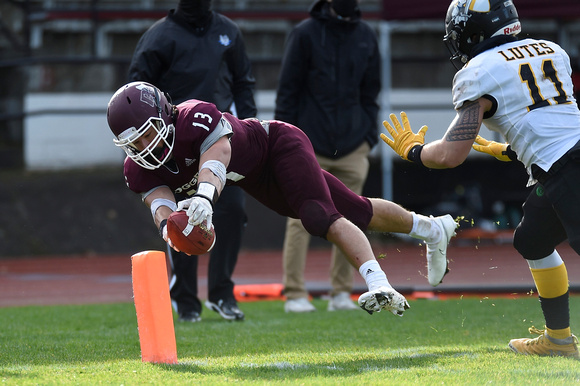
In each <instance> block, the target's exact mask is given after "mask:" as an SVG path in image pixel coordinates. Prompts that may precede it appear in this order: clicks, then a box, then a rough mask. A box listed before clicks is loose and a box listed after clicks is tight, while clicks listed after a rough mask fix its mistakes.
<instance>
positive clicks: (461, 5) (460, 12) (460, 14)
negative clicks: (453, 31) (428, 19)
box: [451, 0, 471, 25]
mask: <svg viewBox="0 0 580 386" xmlns="http://www.w3.org/2000/svg"><path fill="white" fill-rule="evenodd" d="M467 1H468V0H459V1H458V2H457V6H456V7H455V8H454V9H453V13H452V14H451V20H452V21H453V24H455V25H458V24H461V23H465V22H467V20H469V18H470V17H471V15H469V14H468V13H467Z"/></svg>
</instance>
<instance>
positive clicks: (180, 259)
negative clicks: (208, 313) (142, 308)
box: [168, 186, 247, 314]
mask: <svg viewBox="0 0 580 386" xmlns="http://www.w3.org/2000/svg"><path fill="white" fill-rule="evenodd" d="M245 203H246V196H245V193H244V191H243V190H242V189H241V188H239V187H237V186H227V187H226V188H225V189H224V190H223V191H222V193H221V195H220V198H219V200H218V202H217V203H216V205H215V208H214V213H213V224H214V227H215V232H216V243H215V245H214V247H213V249H212V251H211V255H210V257H209V259H210V260H209V267H208V283H207V288H208V300H209V301H211V302H217V301H218V300H220V299H224V300H225V299H234V294H233V292H234V282H233V281H232V279H231V278H232V274H233V273H234V269H235V267H236V263H237V261H238V252H239V250H240V245H241V243H242V235H243V233H244V228H245V226H246V222H247V216H246V212H245ZM168 250H169V258H170V261H171V263H172V269H173V278H172V281H171V283H170V295H171V300H172V302H173V307H174V308H176V310H177V312H178V313H180V314H181V313H184V312H191V311H195V312H199V313H201V302H200V301H199V298H198V297H197V265H198V264H197V262H198V256H188V255H186V254H185V253H181V252H175V251H174V250H172V249H171V248H169V247H168ZM204 258H205V257H204Z"/></svg>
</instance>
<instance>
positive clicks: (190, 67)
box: [129, 10, 257, 119]
mask: <svg viewBox="0 0 580 386" xmlns="http://www.w3.org/2000/svg"><path fill="white" fill-rule="evenodd" d="M129 80H130V81H136V80H143V81H146V82H149V83H152V84H153V85H155V86H157V87H158V88H159V89H161V90H162V91H165V92H167V93H169V95H170V96H171V99H172V103H173V104H179V103H181V102H183V101H186V100H188V99H200V100H203V101H206V102H211V103H213V104H215V105H216V106H217V108H218V109H219V110H220V111H230V106H231V104H232V102H235V107H236V112H237V115H238V117H239V118H242V119H244V118H250V117H255V116H256V112H257V110H256V103H255V101H254V95H253V93H254V84H255V79H254V77H253V75H252V70H251V63H250V60H249V58H248V56H247V54H246V50H245V45H244V41H243V39H242V35H241V32H240V30H239V28H238V26H237V25H236V24H235V23H234V22H233V21H232V20H230V19H229V18H227V17H226V16H224V15H221V14H219V13H217V12H213V11H212V15H211V21H210V22H209V25H208V26H207V28H203V29H199V28H198V29H196V28H194V27H193V26H192V25H190V24H189V23H187V21H186V20H185V19H183V18H180V17H178V15H176V13H175V11H174V10H171V11H169V14H168V15H167V16H166V17H164V18H162V19H160V20H158V21H157V22H156V23H155V24H153V25H152V26H151V27H150V28H149V29H148V30H147V31H146V32H145V33H144V34H143V36H141V39H140V40H139V42H138V43H137V47H136V48H135V53H134V54H133V58H132V60H131V65H130V67H129Z"/></svg>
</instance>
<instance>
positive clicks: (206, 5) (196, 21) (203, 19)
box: [176, 0, 211, 28]
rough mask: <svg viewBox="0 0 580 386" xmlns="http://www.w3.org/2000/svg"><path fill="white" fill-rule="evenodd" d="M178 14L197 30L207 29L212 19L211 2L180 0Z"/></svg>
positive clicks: (205, 0)
mask: <svg viewBox="0 0 580 386" xmlns="http://www.w3.org/2000/svg"><path fill="white" fill-rule="evenodd" d="M176 13H177V14H179V15H180V16H182V17H183V18H184V19H185V20H186V21H187V22H188V23H189V24H191V25H192V26H193V27H195V28H200V27H205V26H206V24H207V23H208V22H209V19H210V17H211V0H179V4H178V5H177V11H176Z"/></svg>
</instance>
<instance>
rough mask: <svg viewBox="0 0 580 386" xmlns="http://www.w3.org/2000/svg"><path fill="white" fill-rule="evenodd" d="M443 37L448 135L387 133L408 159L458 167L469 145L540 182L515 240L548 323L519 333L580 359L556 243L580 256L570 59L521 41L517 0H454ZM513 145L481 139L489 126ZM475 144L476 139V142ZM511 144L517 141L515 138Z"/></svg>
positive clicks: (542, 350)
mask: <svg viewBox="0 0 580 386" xmlns="http://www.w3.org/2000/svg"><path fill="white" fill-rule="evenodd" d="M445 26H446V35H445V38H444V42H445V44H446V45H447V47H448V48H449V49H450V52H451V54H452V57H451V60H452V62H453V63H454V64H455V65H456V67H457V68H458V69H459V71H458V72H457V74H456V75H455V78H454V81H453V104H454V106H455V110H456V111H457V115H456V117H455V119H454V120H453V122H451V125H450V126H449V128H448V129H447V132H446V133H445V136H444V137H443V138H442V139H440V140H437V141H434V142H431V143H428V144H426V145H425V144H424V137H425V132H426V130H427V127H426V126H424V127H422V128H421V129H420V131H419V132H418V133H417V134H414V133H413V132H412V130H411V128H410V126H409V122H408V120H407V117H406V115H405V114H404V113H402V114H401V117H402V120H403V127H401V125H400V124H399V122H398V120H397V118H396V116H394V115H393V114H391V119H392V121H393V123H394V125H395V129H393V128H392V126H390V125H389V124H388V123H387V122H385V123H384V124H385V127H386V128H387V130H388V131H389V133H390V134H391V136H392V137H393V138H392V139H391V138H389V137H388V136H386V135H385V134H382V135H381V138H382V139H383V140H384V141H385V142H386V143H387V144H388V145H389V146H391V147H392V148H393V150H395V151H396V152H397V153H398V154H399V155H400V156H401V157H403V158H404V159H406V160H409V161H411V162H414V163H416V164H419V165H423V166H425V167H428V168H434V169H439V168H452V167H455V166H458V165H460V164H461V163H462V162H463V161H464V160H465V159H466V157H467V154H468V153H469V151H470V149H471V148H472V146H473V148H474V149H475V150H478V151H481V152H483V153H487V154H491V155H493V156H495V157H496V158H498V159H500V160H502V161H510V160H515V159H516V158H517V159H518V160H519V161H521V162H522V163H523V164H524V166H525V167H526V169H527V171H528V173H529V175H530V179H529V183H528V186H531V185H533V184H535V187H534V188H533V190H532V192H531V194H530V195H529V196H528V198H527V199H526V201H525V203H524V205H523V210H524V216H523V218H522V220H521V222H520V224H519V225H518V227H517V228H516V231H515V233H514V239H513V244H514V247H515V248H516V249H517V251H518V252H519V253H520V254H521V255H522V256H523V257H524V258H525V259H526V260H527V262H528V264H529V267H530V270H531V273H532V276H533V278H534V282H535V284H536V287H537V289H538V295H539V297H540V302H541V307H542V311H543V313H544V317H545V320H546V329H545V330H538V329H536V328H534V327H532V328H530V333H537V334H539V335H540V336H538V337H537V338H534V339H528V338H523V339H513V340H511V341H510V342H509V347H510V348H511V349H512V350H513V351H515V352H516V353H520V354H532V355H563V356H572V357H576V358H578V356H579V355H578V339H577V338H576V337H575V336H574V335H572V333H571V330H570V312H569V306H568V274H567V272H566V267H565V265H564V262H563V261H562V259H561V257H560V255H559V254H558V252H557V251H556V250H555V247H556V246H557V245H558V244H560V243H561V242H563V241H564V240H566V239H568V241H569V243H570V245H571V246H572V248H574V250H575V251H576V252H577V253H580V163H579V162H580V143H579V140H580V111H579V110H578V106H577V104H576V101H575V99H574V97H573V93H572V81H571V77H570V75H571V67H570V59H569V57H568V55H567V54H566V52H564V50H563V49H562V48H560V47H559V46H558V45H557V44H555V43H553V42H550V41H547V40H535V39H524V40H518V39H517V38H516V37H515V35H516V34H518V33H519V32H520V29H521V25H520V22H519V19H518V14H517V11H516V8H515V7H514V4H513V3H512V1H510V0H507V1H506V0H489V1H488V0H454V1H453V2H452V3H451V5H450V7H449V10H448V12H447V17H446V19H445ZM482 122H483V123H485V126H486V127H488V128H489V129H490V130H493V131H496V132H498V133H500V134H502V136H503V137H504V138H505V139H506V140H507V143H497V142H490V141H487V140H485V139H484V138H481V137H478V136H477V134H478V132H479V129H480V126H481V123H482ZM474 142H476V143H475V144H474ZM508 144H509V145H508Z"/></svg>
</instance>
